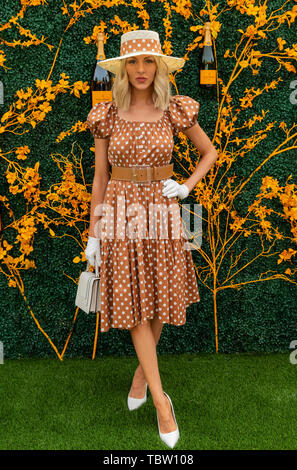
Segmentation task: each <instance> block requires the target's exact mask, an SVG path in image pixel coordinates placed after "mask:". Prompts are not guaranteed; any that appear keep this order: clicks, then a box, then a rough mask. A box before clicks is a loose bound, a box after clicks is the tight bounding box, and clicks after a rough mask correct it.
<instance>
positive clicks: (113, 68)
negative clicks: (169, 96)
mask: <svg viewBox="0 0 297 470" xmlns="http://www.w3.org/2000/svg"><path fill="white" fill-rule="evenodd" d="M145 53H147V54H149V55H155V56H159V57H162V59H163V61H164V62H165V63H166V64H167V67H168V73H171V72H174V71H175V70H177V69H181V68H182V67H183V66H184V64H185V60H184V59H183V58H181V57H172V56H169V55H165V54H163V53H162V49H161V43H160V39H159V34H158V33H157V32H156V31H151V30H149V29H138V30H135V31H129V32H128V33H124V34H122V36H121V55H120V56H118V57H112V58H111V59H104V60H98V61H97V63H98V64H99V65H100V67H102V68H103V69H105V70H109V71H110V72H112V73H114V74H117V73H118V72H119V70H120V64H121V60H122V59H125V58H127V57H132V56H137V55H141V54H145Z"/></svg>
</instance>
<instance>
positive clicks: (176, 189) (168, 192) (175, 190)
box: [162, 179, 189, 199]
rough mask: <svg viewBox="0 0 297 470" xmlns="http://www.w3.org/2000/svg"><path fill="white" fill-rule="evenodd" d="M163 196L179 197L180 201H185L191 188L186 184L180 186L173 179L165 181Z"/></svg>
mask: <svg viewBox="0 0 297 470" xmlns="http://www.w3.org/2000/svg"><path fill="white" fill-rule="evenodd" d="M162 194H163V196H167V197H174V196H177V197H178V198H179V199H184V198H185V197H187V196H188V194H189V188H188V186H187V185H186V184H179V183H178V182H177V181H175V180H173V179H168V180H165V181H163V189H162Z"/></svg>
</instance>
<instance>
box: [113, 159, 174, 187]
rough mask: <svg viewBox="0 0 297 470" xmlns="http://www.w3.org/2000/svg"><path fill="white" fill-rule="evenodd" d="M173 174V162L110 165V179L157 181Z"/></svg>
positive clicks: (138, 181) (139, 181)
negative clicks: (143, 164)
mask: <svg viewBox="0 0 297 470" xmlns="http://www.w3.org/2000/svg"><path fill="white" fill-rule="evenodd" d="M172 175H173V163H170V165H164V166H141V165H136V166H112V167H111V179H116V180H128V181H135V182H137V183H141V182H145V181H158V180H162V179H164V178H170V176H172Z"/></svg>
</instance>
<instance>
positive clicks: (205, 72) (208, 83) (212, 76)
mask: <svg viewBox="0 0 297 470" xmlns="http://www.w3.org/2000/svg"><path fill="white" fill-rule="evenodd" d="M204 32H205V34H204V42H203V47H202V51H201V56H200V86H201V88H213V87H214V86H215V85H216V81H217V70H216V64H215V60H214V53H213V47H212V40H211V28H210V22H206V23H205V25H204Z"/></svg>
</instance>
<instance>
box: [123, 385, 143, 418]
mask: <svg viewBox="0 0 297 470" xmlns="http://www.w3.org/2000/svg"><path fill="white" fill-rule="evenodd" d="M146 400H147V384H146V385H145V395H144V397H143V398H133V397H130V395H128V398H127V405H128V408H129V410H130V411H133V410H136V409H137V408H139V407H140V406H141V405H143V404H144V403H145V402H146Z"/></svg>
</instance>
